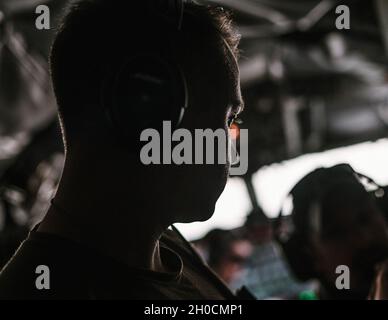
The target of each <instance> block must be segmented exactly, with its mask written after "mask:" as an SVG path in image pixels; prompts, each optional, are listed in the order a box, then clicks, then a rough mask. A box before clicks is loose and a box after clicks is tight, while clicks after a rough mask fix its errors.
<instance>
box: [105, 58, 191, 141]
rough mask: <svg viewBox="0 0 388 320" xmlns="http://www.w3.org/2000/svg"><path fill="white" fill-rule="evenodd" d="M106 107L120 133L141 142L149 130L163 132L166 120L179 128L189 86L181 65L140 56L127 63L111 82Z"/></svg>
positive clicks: (111, 120)
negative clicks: (142, 134)
mask: <svg viewBox="0 0 388 320" xmlns="http://www.w3.org/2000/svg"><path fill="white" fill-rule="evenodd" d="M109 82H110V83H111V87H110V89H109V88H108V90H107V92H105V94H104V95H105V98H104V106H105V108H106V111H107V114H108V117H109V120H110V122H111V123H112V124H113V127H114V128H115V129H116V131H118V132H119V134H120V135H121V136H122V137H124V138H126V139H129V140H133V139H134V138H135V137H136V139H137V140H139V137H140V133H141V132H142V131H143V130H145V129H148V128H154V129H157V130H160V129H161V128H162V123H163V121H171V123H172V126H173V127H176V126H178V125H179V124H180V122H181V120H182V116H183V113H184V111H185V109H186V107H187V99H188V93H187V85H186V81H185V78H184V75H183V72H182V71H181V70H180V68H179V67H178V66H174V65H172V64H170V63H168V62H167V61H165V60H163V59H161V58H159V57H156V56H146V55H145V56H139V57H136V58H133V59H131V60H130V61H128V62H126V63H125V64H124V65H123V66H122V67H121V68H120V70H119V72H118V73H117V74H116V76H115V77H114V78H113V79H111V81H109Z"/></svg>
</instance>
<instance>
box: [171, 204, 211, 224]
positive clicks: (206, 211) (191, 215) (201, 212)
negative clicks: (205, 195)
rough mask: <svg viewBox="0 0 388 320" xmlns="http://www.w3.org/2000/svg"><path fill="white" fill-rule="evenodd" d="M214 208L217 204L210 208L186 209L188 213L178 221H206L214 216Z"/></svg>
mask: <svg viewBox="0 0 388 320" xmlns="http://www.w3.org/2000/svg"><path fill="white" fill-rule="evenodd" d="M214 210H215V205H213V206H211V207H208V208H198V209H197V210H195V211H193V210H190V211H186V212H187V213H186V214H185V215H183V216H181V217H180V219H179V220H180V221H178V223H193V222H205V221H207V220H209V219H210V218H211V217H212V216H213V214H214Z"/></svg>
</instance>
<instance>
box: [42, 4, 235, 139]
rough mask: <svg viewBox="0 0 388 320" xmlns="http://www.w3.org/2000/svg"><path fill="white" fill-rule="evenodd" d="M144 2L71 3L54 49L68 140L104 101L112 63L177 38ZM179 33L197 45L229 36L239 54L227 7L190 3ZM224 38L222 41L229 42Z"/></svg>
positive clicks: (61, 114) (55, 75) (54, 69)
mask: <svg viewBox="0 0 388 320" xmlns="http://www.w3.org/2000/svg"><path fill="white" fill-rule="evenodd" d="M140 2H144V1H122V0H79V1H75V2H72V3H71V5H70V6H69V7H68V9H67V13H66V14H65V16H64V18H63V21H62V23H61V24H60V27H59V30H58V32H57V35H56V38H55V40H54V43H53V45H52V49H51V55H50V68H51V77H52V82H53V87H54V91H55V95H56V99H57V104H58V111H59V117H60V122H61V126H62V131H63V135H64V140H65V145H66V140H70V139H71V138H70V137H71V136H74V137H77V132H78V130H80V129H81V128H82V127H83V120H84V119H86V118H85V117H88V116H90V115H91V114H90V113H91V112H93V109H92V107H96V106H97V104H99V103H100V89H101V80H102V79H103V77H104V70H105V71H106V68H108V67H109V64H110V63H113V62H114V63H118V62H120V61H123V60H124V59H125V58H126V57H127V56H128V55H133V54H136V52H137V51H140V50H144V47H146V48H148V49H150V48H151V49H152V50H155V51H156V50H158V49H159V47H160V46H163V45H166V43H167V42H170V41H171V40H172V41H174V40H177V39H175V38H174V35H173V34H172V33H171V32H170V33H169V31H168V30H171V28H169V27H168V26H167V25H166V26H164V25H163V23H162V24H161V20H159V19H157V18H155V19H154V16H150V15H149V14H148V11H145V6H142V5H141V4H139V3H140ZM179 34H181V35H180V37H184V38H185V39H186V41H185V45H189V46H194V47H195V45H197V46H198V45H201V43H200V42H201V41H202V42H203V41H205V40H206V39H211V38H209V37H210V36H211V35H213V39H214V36H215V37H218V39H219V40H222V41H226V42H227V44H228V45H229V47H230V48H232V50H233V51H234V53H235V54H236V55H237V46H238V42H239V35H238V34H237V33H236V31H235V29H234V28H233V24H232V19H231V15H230V13H229V12H227V11H225V10H223V9H220V8H216V7H210V6H202V5H201V6H200V5H196V4H191V3H190V4H188V5H186V6H185V13H184V16H183V25H182V29H181V32H180V33H179ZM168 38H170V39H168ZM193 41H196V43H195V44H194V43H190V42H193ZM221 43H222V42H221V41H220V46H219V47H220V48H221V47H225V46H224V45H221ZM224 50H226V48H224ZM187 52H189V51H188V50H187ZM191 54H193V53H191ZM226 55H227V53H226V52H225V51H224V56H225V57H226Z"/></svg>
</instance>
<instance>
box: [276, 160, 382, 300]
mask: <svg viewBox="0 0 388 320" xmlns="http://www.w3.org/2000/svg"><path fill="white" fill-rule="evenodd" d="M362 179H367V178H366V177H364V176H361V175H359V174H358V173H356V172H355V171H354V170H353V169H352V168H351V167H350V166H349V165H346V164H341V165H337V166H334V167H331V168H319V169H316V170H315V171H313V172H311V173H309V174H308V175H306V176H305V177H304V178H303V179H302V180H300V181H299V182H298V183H297V184H296V186H295V187H294V188H293V189H292V191H291V193H290V195H291V196H292V200H293V210H292V213H291V216H290V217H289V219H290V222H289V223H288V226H287V223H283V222H284V221H285V220H283V222H282V219H286V218H287V217H283V216H282V213H281V214H280V217H279V218H280V221H278V226H277V238H278V240H279V242H280V244H281V245H282V247H283V249H284V253H285V256H286V258H287V261H288V263H289V265H290V267H291V270H292V271H293V272H294V274H295V275H296V276H297V277H298V278H299V279H300V280H305V281H307V280H311V279H317V280H319V282H320V285H321V288H320V292H319V296H320V299H366V298H367V297H368V294H369V292H370V290H371V288H372V282H373V278H374V276H375V270H376V267H377V266H378V264H379V263H381V262H382V261H384V260H385V259H387V258H388V236H387V225H386V222H385V220H384V217H383V214H382V213H381V211H380V210H379V209H378V207H377V205H376V201H375V199H374V198H373V196H372V195H371V194H369V193H368V191H367V190H366V189H365V187H364V185H363V184H362ZM341 265H344V266H347V267H348V268H349V280H350V281H349V288H345V289H344V288H342V287H337V285H336V279H337V277H339V276H340V274H338V273H336V269H337V267H338V266H341Z"/></svg>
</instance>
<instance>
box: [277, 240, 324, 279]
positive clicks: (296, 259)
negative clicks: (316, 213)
mask: <svg viewBox="0 0 388 320" xmlns="http://www.w3.org/2000/svg"><path fill="white" fill-rule="evenodd" d="M280 245H281V246H282V249H283V252H284V254H285V256H286V259H287V262H288V264H289V266H290V268H291V270H292V272H293V274H294V275H295V276H296V277H297V278H298V279H299V280H302V281H308V280H311V279H313V278H315V277H316V276H317V274H316V272H315V268H314V258H313V257H312V256H311V254H310V253H309V252H308V249H307V245H306V240H305V239H303V238H302V237H300V236H298V235H297V234H293V235H291V236H290V238H289V239H288V240H287V241H285V242H281V241H280Z"/></svg>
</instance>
